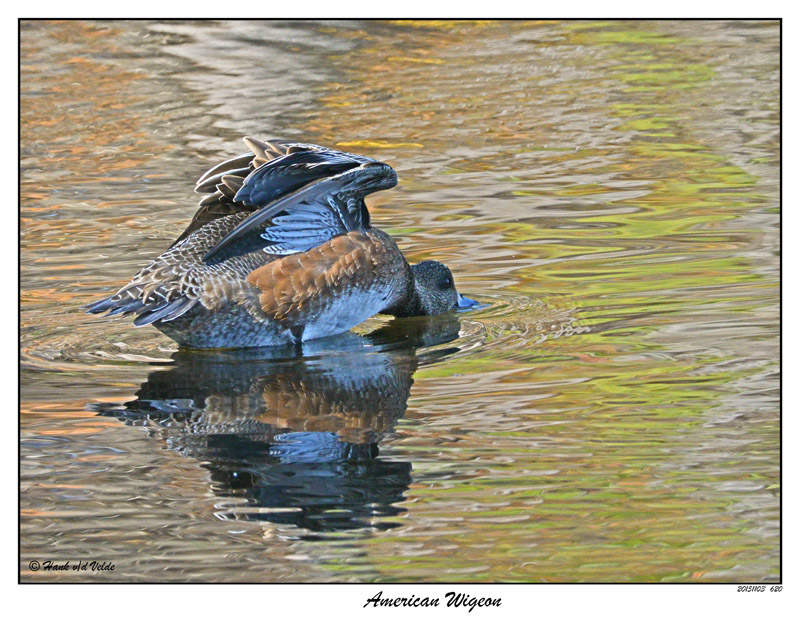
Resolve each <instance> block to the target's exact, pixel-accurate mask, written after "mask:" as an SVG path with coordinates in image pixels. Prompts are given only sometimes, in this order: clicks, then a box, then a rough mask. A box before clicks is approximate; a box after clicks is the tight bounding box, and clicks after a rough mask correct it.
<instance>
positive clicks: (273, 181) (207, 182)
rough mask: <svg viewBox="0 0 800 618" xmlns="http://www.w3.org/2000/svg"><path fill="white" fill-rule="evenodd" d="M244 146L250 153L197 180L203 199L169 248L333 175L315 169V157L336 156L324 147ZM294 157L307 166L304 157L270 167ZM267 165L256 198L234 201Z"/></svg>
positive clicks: (277, 142) (284, 143) (274, 143)
mask: <svg viewBox="0 0 800 618" xmlns="http://www.w3.org/2000/svg"><path fill="white" fill-rule="evenodd" d="M244 143H245V144H246V145H247V147H248V148H249V149H250V152H248V153H247V154H242V155H239V156H237V157H233V158H232V159H228V160H226V161H223V162H222V163H219V164H217V165H215V166H214V167H212V168H211V169H209V170H208V171H207V172H206V173H205V174H203V175H202V176H201V177H200V178H199V179H198V180H197V183H196V184H195V187H194V190H195V192H196V193H204V194H206V196H205V197H204V198H203V199H202V200H200V205H199V208H198V210H197V212H196V213H195V215H194V218H193V219H192V222H191V223H190V224H189V226H188V227H187V228H186V229H185V230H184V231H183V233H182V234H181V235H180V236H179V237H178V238H177V240H176V241H175V242H174V243H172V246H175V245H176V244H178V243H179V242H180V241H182V240H183V239H184V238H186V237H187V236H189V235H190V234H192V233H194V232H195V231H197V230H198V229H200V228H201V227H203V226H204V225H205V224H207V223H209V222H210V221H213V220H215V219H219V218H220V217H227V216H228V215H232V214H234V213H237V212H254V211H256V210H258V209H259V208H261V207H263V206H264V205H266V203H267V202H268V201H269V200H270V199H276V198H277V197H280V196H281V195H285V194H286V193H290V192H291V191H294V190H295V189H297V188H299V187H302V186H303V185H305V184H307V183H309V182H312V181H314V180H317V179H319V178H322V177H323V176H328V175H332V174H334V173H336V171H335V170H334V169H326V167H325V165H322V166H320V165H314V164H318V163H320V162H322V163H324V157H325V155H319V156H317V155H315V154H314V153H322V152H325V153H329V152H334V153H335V152H336V151H332V150H330V149H328V148H325V147H323V146H318V145H316V144H304V143H300V142H292V141H287V140H277V139H276V140H269V141H266V142H262V141H261V140H258V139H256V138H254V137H245V138H244ZM295 153H306V155H305V159H307V161H306V163H305V164H304V163H303V157H300V158H299V160H293V161H290V162H285V161H278V162H277V163H272V162H274V161H276V160H277V159H281V158H283V157H285V156H286V155H289V154H295ZM351 156H352V157H355V155H351ZM365 160H366V159H365ZM270 163H272V165H271V166H270V167H269V170H270V171H269V172H268V173H266V170H265V171H264V172H262V174H263V180H264V182H262V183H261V184H260V185H259V189H260V190H259V191H258V192H257V194H256V195H254V196H253V197H252V198H251V199H248V200H244V199H242V198H241V197H240V198H239V199H237V192H238V191H239V190H240V189H241V188H242V186H243V185H244V183H245V179H246V178H247V177H248V176H249V175H250V174H252V173H253V172H254V171H255V170H258V169H260V168H261V167H263V166H266V165H267V164H270Z"/></svg>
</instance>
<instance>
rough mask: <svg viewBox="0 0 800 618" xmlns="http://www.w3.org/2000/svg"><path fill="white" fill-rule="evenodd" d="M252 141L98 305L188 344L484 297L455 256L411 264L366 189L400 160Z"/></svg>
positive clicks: (209, 179)
mask: <svg viewBox="0 0 800 618" xmlns="http://www.w3.org/2000/svg"><path fill="white" fill-rule="evenodd" d="M244 142H245V144H246V145H247V147H248V148H249V152H248V153H246V154H243V155H240V156H237V157H234V158H231V159H228V160H225V161H223V162H221V163H219V164H217V165H215V166H214V167H212V168H211V169H209V170H208V171H207V172H205V173H204V174H203V175H202V176H201V177H200V178H199V179H198V181H197V183H196V185H195V191H196V192H198V193H201V194H205V197H204V198H203V199H202V200H201V201H200V204H199V207H198V210H197V212H196V213H195V215H194V217H193V219H192V220H191V222H190V223H189V225H188V227H187V228H186V229H185V230H184V231H183V233H182V234H181V235H180V236H179V237H178V238H177V239H176V240H175V242H173V243H172V245H171V246H170V247H169V248H168V249H167V250H166V251H165V252H164V253H162V254H161V255H159V256H158V257H157V258H155V259H154V260H153V261H151V262H150V263H149V264H147V265H146V266H144V267H143V268H142V269H141V270H140V271H139V272H138V273H136V275H134V277H133V278H132V279H131V280H130V282H129V283H127V284H126V285H124V286H123V287H122V288H121V289H119V290H118V291H117V292H115V293H114V294H112V295H111V296H109V297H107V298H104V299H102V300H99V301H96V302H93V303H91V304H89V305H87V306H86V307H84V309H85V311H86V312H87V313H91V314H102V313H105V314H106V315H107V316H113V315H134V316H135V318H134V320H133V324H134V326H137V327H141V326H146V325H152V326H154V327H155V328H157V329H158V330H160V331H161V332H162V333H163V334H165V335H166V336H168V337H170V338H171V339H173V340H174V341H176V342H177V343H178V344H179V346H182V347H189V348H240V347H245V348H246V347H262V346H275V345H286V344H294V345H298V344H302V342H304V341H309V340H312V339H318V338H322V337H330V336H333V335H337V334H339V333H342V332H345V331H347V330H349V329H351V328H353V327H354V326H357V325H358V324H361V323H362V322H364V321H365V320H367V319H368V318H370V317H372V316H374V315H376V314H379V313H380V314H386V315H389V316H395V317H396V318H408V317H415V316H435V315H440V314H444V313H448V312H451V311H455V310H459V309H466V308H470V307H473V306H475V305H477V302H476V301H474V300H472V299H469V298H467V297H465V296H462V295H461V294H459V293H458V292H457V291H456V287H455V282H454V280H453V275H452V272H451V271H450V269H449V268H448V267H447V266H445V265H444V264H442V263H441V262H437V261H433V260H425V261H422V262H419V263H417V264H409V262H408V261H407V260H406V258H405V256H404V255H403V253H402V251H401V250H400V248H399V247H398V246H397V243H396V242H395V241H394V240H393V239H392V238H391V236H389V235H388V234H387V233H385V232H383V231H381V230H379V229H378V228H376V227H374V226H373V225H372V223H371V218H370V213H369V209H368V208H367V206H366V203H365V201H364V198H365V197H366V196H367V195H370V194H372V193H375V192H376V191H381V190H386V189H391V188H392V187H394V186H396V185H397V182H398V179H397V173H396V172H395V170H394V169H392V167H390V166H389V165H387V164H386V163H383V162H381V161H377V160H375V159H372V158H370V157H366V156H362V155H358V154H352V153H347V152H342V151H339V150H335V149H332V148H327V147H324V146H319V145H317V144H306V143H300V142H293V141H288V140H280V139H272V140H268V141H261V140H259V139H256V138H253V137H245V138H244Z"/></svg>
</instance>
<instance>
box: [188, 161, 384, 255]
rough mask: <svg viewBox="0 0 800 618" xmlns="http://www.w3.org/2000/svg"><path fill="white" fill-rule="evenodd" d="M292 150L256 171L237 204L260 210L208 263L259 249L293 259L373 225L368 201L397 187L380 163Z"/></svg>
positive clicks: (237, 197) (216, 249) (226, 239)
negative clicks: (366, 198)
mask: <svg viewBox="0 0 800 618" xmlns="http://www.w3.org/2000/svg"><path fill="white" fill-rule="evenodd" d="M316 148H317V149H314V150H312V149H301V148H298V149H296V150H290V152H287V154H285V155H283V156H281V157H278V158H276V159H273V160H271V161H269V162H268V163H265V164H264V165H262V166H260V167H259V168H257V169H256V170H254V171H253V172H252V173H250V174H249V175H248V176H247V177H246V178H245V180H244V182H243V183H242V186H241V188H240V189H239V190H238V191H237V192H236V195H235V196H234V197H233V200H234V201H235V202H237V203H241V204H243V205H244V206H245V207H248V208H255V209H256V210H255V212H253V214H252V215H250V216H249V217H248V218H247V219H245V220H244V221H243V222H242V223H240V224H239V225H238V226H237V227H236V228H235V229H234V230H233V231H232V232H230V233H229V234H228V235H227V236H225V237H224V238H223V239H222V240H221V241H220V242H218V243H217V244H216V246H214V247H213V248H212V249H211V250H210V251H209V252H208V253H206V255H205V256H204V257H203V261H204V262H206V263H212V264H213V263H217V262H220V261H222V260H225V259H228V258H230V257H234V256H237V255H244V254H246V253H251V252H253V251H257V250H259V249H263V250H264V251H266V252H268V253H273V254H276V255H287V254H290V253H297V252H302V251H307V250H309V249H312V248H314V247H316V246H318V245H320V244H322V243H324V242H327V241H329V240H331V239H332V238H334V237H335V236H339V235H341V234H346V233H347V232H350V231H355V230H360V229H366V228H368V227H369V212H368V211H367V207H366V205H365V204H364V197H365V196H366V195H369V194H370V193H374V192H375V191H380V190H382V189H390V188H391V187H393V186H395V185H396V184H397V174H396V173H395V171H394V170H393V169H392V168H391V167H389V166H388V165H386V164H385V163H381V162H379V161H375V160H374V159H369V158H367V157H362V156H359V155H353V154H349V153H344V152H339V151H336V150H329V149H323V148H321V147H316Z"/></svg>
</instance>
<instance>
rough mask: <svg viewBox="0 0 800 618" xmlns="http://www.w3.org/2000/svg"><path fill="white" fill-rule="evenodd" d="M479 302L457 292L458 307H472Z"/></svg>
mask: <svg viewBox="0 0 800 618" xmlns="http://www.w3.org/2000/svg"><path fill="white" fill-rule="evenodd" d="M479 304H480V303H479V302H478V301H477V300H472V299H471V298H467V297H466V296H462V295H461V294H459V295H458V304H457V305H456V307H457V308H458V309H472V308H473V307H477V306H478V305H479Z"/></svg>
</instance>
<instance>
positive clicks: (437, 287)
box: [411, 260, 478, 315]
mask: <svg viewBox="0 0 800 618" xmlns="http://www.w3.org/2000/svg"><path fill="white" fill-rule="evenodd" d="M411 272H412V274H413V275H414V303H413V305H414V311H413V313H412V314H411V315H439V314H441V313H447V312H448V311H452V310H454V309H466V308H468V307H472V306H474V305H477V304H478V303H477V301H474V300H471V299H469V298H467V297H466V296H462V295H461V294H459V293H458V292H457V291H456V284H455V281H453V274H452V273H451V272H450V269H449V268H447V266H445V265H444V264H442V263H441V262H435V261H433V260H426V261H424V262H420V263H419V264H414V265H412V266H411Z"/></svg>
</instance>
